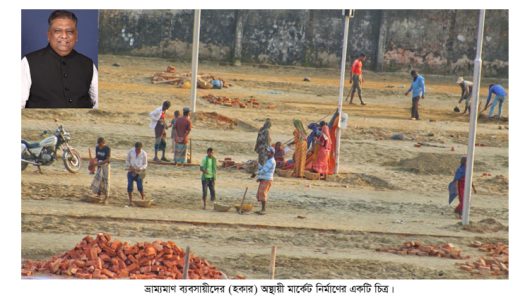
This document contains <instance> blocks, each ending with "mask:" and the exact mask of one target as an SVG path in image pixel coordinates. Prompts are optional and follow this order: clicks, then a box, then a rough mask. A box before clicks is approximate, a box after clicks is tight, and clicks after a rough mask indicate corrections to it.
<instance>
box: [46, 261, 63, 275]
mask: <svg viewBox="0 0 530 298" xmlns="http://www.w3.org/2000/svg"><path fill="white" fill-rule="evenodd" d="M60 265H61V259H56V260H55V261H53V262H51V263H49V267H48V268H49V270H50V272H51V273H57V271H59V266H60Z"/></svg>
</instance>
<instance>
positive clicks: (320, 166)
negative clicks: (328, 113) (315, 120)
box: [312, 121, 331, 177]
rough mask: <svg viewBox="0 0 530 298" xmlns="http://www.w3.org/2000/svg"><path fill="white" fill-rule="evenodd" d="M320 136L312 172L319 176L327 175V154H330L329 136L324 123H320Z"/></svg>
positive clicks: (327, 128)
mask: <svg viewBox="0 0 530 298" xmlns="http://www.w3.org/2000/svg"><path fill="white" fill-rule="evenodd" d="M320 129H321V132H320V135H319V136H318V138H317V144H318V151H317V155H316V160H315V161H313V164H312V170H313V171H314V172H316V173H320V175H321V176H324V177H325V176H326V175H327V174H328V163H329V154H330V152H331V136H330V133H329V127H328V125H327V124H326V122H324V121H322V122H320Z"/></svg>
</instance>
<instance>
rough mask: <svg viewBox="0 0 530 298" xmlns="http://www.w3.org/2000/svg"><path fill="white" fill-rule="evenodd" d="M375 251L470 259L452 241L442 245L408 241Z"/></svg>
mask: <svg viewBox="0 0 530 298" xmlns="http://www.w3.org/2000/svg"><path fill="white" fill-rule="evenodd" d="M375 251H379V252H389V253H393V254H398V255H416V256H431V257H440V258H450V259H468V258H469V256H462V250H460V249H458V248H457V247H455V246H454V245H453V244H451V243H444V244H440V245H426V244H422V243H421V242H418V241H407V242H405V243H403V245H402V246H400V247H398V248H377V249H376V250H375Z"/></svg>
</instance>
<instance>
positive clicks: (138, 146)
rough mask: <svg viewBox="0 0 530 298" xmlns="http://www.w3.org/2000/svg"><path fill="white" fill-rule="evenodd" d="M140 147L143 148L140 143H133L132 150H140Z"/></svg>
mask: <svg viewBox="0 0 530 298" xmlns="http://www.w3.org/2000/svg"><path fill="white" fill-rule="evenodd" d="M142 147H143V144H142V142H136V143H134V148H136V149H140V148H142Z"/></svg>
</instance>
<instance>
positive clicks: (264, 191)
mask: <svg viewBox="0 0 530 298" xmlns="http://www.w3.org/2000/svg"><path fill="white" fill-rule="evenodd" d="M275 169H276V161H275V160H274V148H273V147H269V148H267V160H266V161H265V164H264V165H259V168H258V179H257V180H256V181H257V182H259V186H258V192H257V193H256V198H257V199H258V202H261V211H256V214H259V215H265V205H266V203H267V198H268V194H269V190H270V189H271V186H272V177H273V176H274V170H275Z"/></svg>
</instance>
